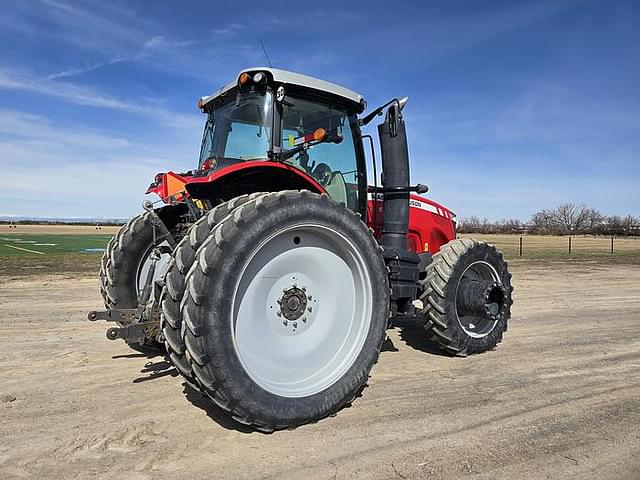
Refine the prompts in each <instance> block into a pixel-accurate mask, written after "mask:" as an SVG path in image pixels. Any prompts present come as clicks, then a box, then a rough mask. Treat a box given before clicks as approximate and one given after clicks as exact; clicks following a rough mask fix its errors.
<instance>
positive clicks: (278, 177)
mask: <svg viewBox="0 0 640 480" xmlns="http://www.w3.org/2000/svg"><path fill="white" fill-rule="evenodd" d="M185 189H186V191H187V193H188V194H189V196H190V197H192V198H194V199H198V200H208V201H209V202H211V203H212V204H217V203H220V202H221V201H227V200H229V199H231V198H234V197H237V196H239V195H243V194H250V193H255V192H278V191H281V190H310V191H312V192H315V193H325V189H324V187H323V186H322V185H320V184H319V183H318V182H317V181H316V180H315V179H314V178H313V177H311V176H310V175H307V174H306V173H305V172H303V171H301V170H299V169H297V168H295V167H292V166H290V165H287V164H284V163H275V162H268V161H254V162H244V163H239V164H235V165H231V166H229V167H225V168H222V169H220V170H215V171H213V172H212V173H210V174H209V175H206V176H202V177H191V178H189V179H188V180H187V183H186V185H185Z"/></svg>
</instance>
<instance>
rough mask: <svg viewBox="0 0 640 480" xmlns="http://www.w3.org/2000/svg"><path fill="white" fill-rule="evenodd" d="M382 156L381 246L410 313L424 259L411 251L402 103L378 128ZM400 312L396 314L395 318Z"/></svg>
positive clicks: (398, 298)
mask: <svg viewBox="0 0 640 480" xmlns="http://www.w3.org/2000/svg"><path fill="white" fill-rule="evenodd" d="M378 135H379V137H380V149H381V152H382V192H383V194H384V200H383V206H384V210H383V220H382V237H381V238H380V244H381V245H382V247H383V248H384V252H383V256H384V258H385V261H386V262H387V267H388V268H389V275H390V281H391V290H392V293H391V299H392V300H394V301H395V305H396V312H397V309H398V308H400V310H403V311H406V307H404V305H398V304H406V303H407V300H409V301H410V300H413V299H414V298H416V294H417V287H418V285H417V280H418V265H419V263H420V258H419V257H418V255H417V254H416V253H415V252H412V251H410V250H409V249H408V240H407V232H408V230H409V192H410V191H411V190H412V189H411V188H410V186H409V150H408V148H407V132H406V130H405V125H404V120H403V118H402V113H401V111H400V102H399V101H397V100H396V101H394V102H393V103H392V104H391V105H390V106H389V108H388V110H387V113H386V115H385V120H384V122H383V123H381V124H380V125H378ZM396 312H393V313H394V314H395V313H396Z"/></svg>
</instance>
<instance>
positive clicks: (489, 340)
mask: <svg viewBox="0 0 640 480" xmlns="http://www.w3.org/2000/svg"><path fill="white" fill-rule="evenodd" d="M468 278H472V279H478V280H483V281H490V282H495V283H496V284H498V285H500V288H501V289H502V291H503V292H504V298H503V299H502V300H501V301H500V304H499V305H497V306H496V308H497V311H498V315H497V318H495V319H494V318H486V317H483V316H474V315H464V314H463V313H462V309H461V308H460V305H461V299H460V298H459V296H460V295H461V294H462V292H463V289H460V288H459V286H460V283H461V282H462V281H464V280H465V279H468ZM422 286H423V291H422V294H421V295H420V300H421V301H422V304H423V309H422V311H421V313H422V315H423V316H424V317H425V318H426V319H427V322H426V324H425V329H426V331H427V335H428V338H429V339H430V340H432V341H433V342H435V343H436V344H437V345H438V346H439V347H440V348H441V349H442V350H443V351H444V352H446V353H448V354H450V355H457V356H467V355H471V354H474V353H481V352H485V351H487V350H491V349H493V348H495V346H496V345H497V344H498V343H500V342H501V341H502V336H503V334H504V332H506V330H507V322H508V320H509V318H510V317H511V305H512V304H513V299H512V292H513V287H512V286H511V274H510V273H509V270H508V265H507V262H506V261H505V260H504V258H503V256H502V253H501V252H500V251H498V250H497V249H496V248H495V247H494V246H493V245H491V244H488V243H486V242H481V241H478V240H474V239H470V238H461V239H457V240H452V241H450V242H449V243H447V244H446V245H444V246H443V247H442V248H441V249H440V251H439V252H438V253H436V254H435V255H434V256H433V261H432V262H431V264H429V265H428V267H427V270H426V275H425V277H424V280H423V281H422Z"/></svg>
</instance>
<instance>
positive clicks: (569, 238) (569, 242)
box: [569, 235, 571, 255]
mask: <svg viewBox="0 0 640 480" xmlns="http://www.w3.org/2000/svg"><path fill="white" fill-rule="evenodd" d="M569 255H571V235H569Z"/></svg>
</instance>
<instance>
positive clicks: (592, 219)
mask: <svg viewBox="0 0 640 480" xmlns="http://www.w3.org/2000/svg"><path fill="white" fill-rule="evenodd" d="M457 231H458V232H460V233H522V232H528V233H537V234H543V235H569V234H581V235H618V236H631V235H637V236H640V217H634V216H632V215H626V216H620V215H604V214H603V213H602V212H600V211H599V210H598V209H596V208H592V207H589V206H587V205H577V204H574V203H563V204H561V205H558V206H557V207H555V208H552V209H549V210H546V209H545V210H540V211H538V212H536V213H534V214H533V215H532V216H531V219H530V220H529V222H526V223H525V222H521V221H520V220H518V219H515V218H510V219H504V220H501V221H498V222H494V221H490V220H488V219H486V218H484V219H480V218H478V217H475V216H473V217H468V218H463V219H462V220H460V221H459V222H458V226H457Z"/></svg>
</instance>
